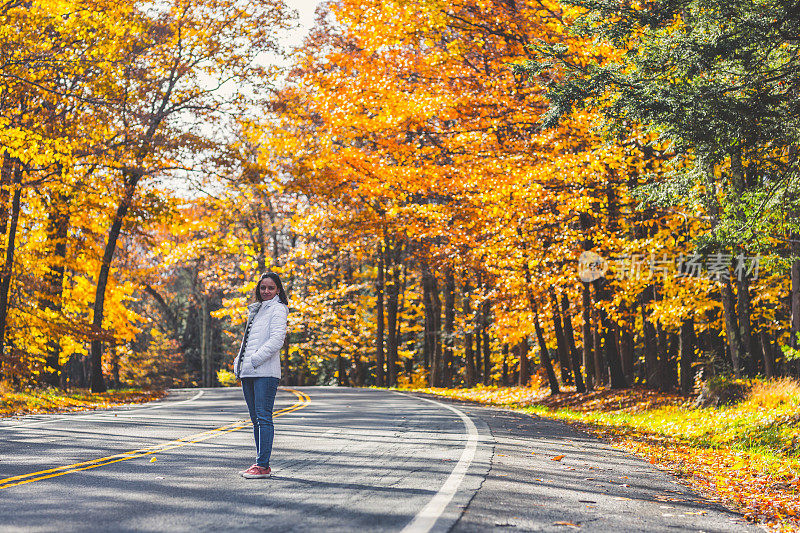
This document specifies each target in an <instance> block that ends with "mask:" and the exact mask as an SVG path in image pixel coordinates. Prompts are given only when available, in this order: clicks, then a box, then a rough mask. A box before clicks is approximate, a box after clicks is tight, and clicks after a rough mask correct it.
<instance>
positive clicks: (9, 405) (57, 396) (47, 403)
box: [0, 384, 166, 417]
mask: <svg viewBox="0 0 800 533" xmlns="http://www.w3.org/2000/svg"><path fill="white" fill-rule="evenodd" d="M165 394H166V391H147V390H139V389H122V390H113V391H108V392H103V393H92V392H89V391H88V390H83V389H79V390H71V391H63V390H60V389H38V390H29V391H13V390H11V389H10V388H8V387H6V386H3V385H2V384H0V417H8V416H20V415H28V414H35V413H61V412H71V411H88V410H91V409H99V408H107V407H114V406H117V405H123V404H129V403H143V402H149V401H151V400H156V399H158V398H162V397H163V396H164V395H165Z"/></svg>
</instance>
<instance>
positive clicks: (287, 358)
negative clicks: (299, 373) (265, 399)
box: [282, 331, 294, 385]
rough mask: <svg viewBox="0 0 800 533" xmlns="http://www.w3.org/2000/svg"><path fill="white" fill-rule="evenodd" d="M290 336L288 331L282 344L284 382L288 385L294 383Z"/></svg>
mask: <svg viewBox="0 0 800 533" xmlns="http://www.w3.org/2000/svg"><path fill="white" fill-rule="evenodd" d="M289 337H290V335H289V332H288V331H287V332H286V337H284V339H283V346H282V351H283V364H282V366H283V370H282V375H283V382H284V383H286V384H287V385H294V378H293V377H292V360H291V354H290V352H289V346H290V342H289Z"/></svg>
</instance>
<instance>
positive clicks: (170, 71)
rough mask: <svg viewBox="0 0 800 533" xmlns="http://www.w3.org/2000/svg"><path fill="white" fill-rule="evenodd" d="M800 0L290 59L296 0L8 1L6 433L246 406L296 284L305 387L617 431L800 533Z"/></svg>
mask: <svg viewBox="0 0 800 533" xmlns="http://www.w3.org/2000/svg"><path fill="white" fill-rule="evenodd" d="M795 4H796V2H794V1H788V0H758V1H756V0H725V1H723V2H707V1H704V0H654V1H652V2H646V3H640V2H630V1H620V0H563V1H561V2H559V1H556V0H472V1H469V2H463V1H459V0H455V1H452V0H451V1H448V2H444V1H441V0H381V1H378V0H374V1H370V0H331V1H329V2H323V3H321V4H320V5H319V7H318V9H317V11H316V16H315V21H314V24H313V27H312V28H311V31H310V32H309V33H308V35H307V36H306V37H305V39H304V40H303V41H302V42H301V43H297V46H294V43H292V42H291V41H290V40H288V37H287V33H286V32H287V31H288V30H289V29H291V27H292V25H293V24H294V20H295V19H294V18H293V15H292V12H291V10H290V9H289V8H288V7H287V6H286V5H285V4H283V3H282V2H281V1H280V0H251V1H243V0H164V1H160V2H146V1H131V0H2V1H0V32H2V35H0V80H2V81H0V149H1V150H2V154H0V155H1V157H2V161H0V252H2V253H0V261H2V268H0V398H2V399H3V401H4V402H5V403H4V404H3V405H2V406H0V407H2V409H0V412H2V413H6V412H7V411H8V410H9V409H10V410H11V412H12V413H13V412H16V411H15V410H14V409H16V408H15V407H14V406H13V405H12V406H11V407H8V405H11V403H13V402H12V400H10V398H11V397H12V396H13V395H14V394H16V393H19V392H20V391H26V390H27V391H40V392H41V391H50V392H52V391H56V390H61V389H64V390H69V391H72V393H75V394H78V395H80V394H84V392H85V393H86V394H88V392H86V390H87V389H89V390H91V391H92V392H94V393H102V392H104V391H106V390H107V389H109V388H111V389H124V388H130V387H133V388H137V389H141V388H144V389H151V390H153V391H158V390H163V389H165V388H168V387H195V386H204V387H214V386H219V385H235V383H236V380H235V377H234V376H233V375H232V373H231V370H232V368H231V364H232V361H233V358H234V356H235V355H236V352H237V350H238V349H239V343H240V339H241V334H242V328H243V322H244V319H245V312H244V311H245V306H246V304H247V303H248V302H249V301H251V300H252V298H253V290H254V287H255V283H256V280H257V279H258V277H259V275H260V274H261V273H262V272H265V271H269V270H272V271H275V272H277V273H279V274H280V275H281V277H282V278H283V279H284V282H285V284H286V288H287V291H288V293H289V299H290V309H291V313H290V318H289V334H288V336H287V341H286V343H285V345H284V348H283V350H282V352H281V365H282V374H283V382H284V383H285V384H287V385H315V384H316V385H331V384H338V385H340V386H382V387H394V386H400V387H406V388H415V389H424V390H427V391H433V392H436V393H438V394H446V395H450V396H455V397H458V398H462V399H470V400H479V401H483V402H490V403H495V404H499V405H504V406H509V405H512V406H516V407H517V408H525V409H529V410H533V411H534V412H536V413H540V414H548V415H549V416H559V417H562V418H566V419H569V420H583V421H590V422H593V423H596V424H600V425H602V426H603V427H606V428H608V427H613V428H615V429H614V430H613V432H612V433H614V434H615V435H617V437H619V438H621V439H623V440H624V442H625V443H626V444H625V445H627V446H629V447H631V448H633V449H635V450H636V451H637V452H639V453H643V454H645V455H646V456H649V457H650V459H651V461H652V462H658V463H659V464H662V463H665V462H667V463H670V464H667V465H666V466H667V467H670V468H672V469H673V471H680V472H683V474H684V475H686V476H687V477H691V476H694V477H693V478H692V479H694V481H696V482H697V484H699V485H700V486H704V487H709V488H711V489H712V490H713V491H715V493H716V494H721V495H723V497H724V498H725V501H726V502H727V503H730V504H731V505H737V506H740V507H741V508H742V509H743V511H744V512H746V513H747V514H748V516H751V517H758V518H762V519H765V520H767V521H771V522H774V523H783V524H784V525H785V524H786V523H787V522H786V520H789V521H790V522H791V521H792V520H794V519H793V518H792V517H796V516H798V515H800V463H798V449H800V446H799V444H800V418H799V417H798V415H797V406H798V405H800V385H798V383H797V381H796V379H797V378H798V375H800V346H799V344H800V216H798V215H800V205H799V202H800V194H798V149H797V146H798V132H800V120H799V119H800V104H799V102H800V98H798V91H800V59H799V58H800V54H798V52H799V51H800V50H798V48H799V47H800V11H798V10H797V9H796V5H795ZM777 378H780V379H777ZM793 380H794V381H793ZM754 383H755V385H753V384H754ZM751 387H752V388H751ZM765 387H766V388H765ZM712 389H714V390H716V391H717V392H716V393H715V395H714V394H712V395H708V394H706V393H707V392H709V391H711V390H712ZM747 389H750V393H749V396H746V390H747ZM701 390H702V391H703V394H701V395H700V397H701V400H703V401H710V402H711V403H712V404H713V403H714V402H717V403H725V402H726V401H740V403H738V404H736V405H733V406H728V407H724V406H723V407H720V408H719V409H717V408H714V407H706V408H702V407H696V408H689V407H687V404H686V403H685V402H686V401H687V400H693V398H694V395H696V394H698V393H700V392H701ZM76 391H78V392H76ZM81 391H83V392H81ZM50 392H49V393H50ZM562 393H568V394H562ZM122 394H123V395H121V396H120V398H121V399H123V400H125V399H130V398H131V396H124V395H125V394H128V393H122ZM148 394H149V395H145V398H151V397H153V395H154V394H156V395H157V394H158V393H157V392H151V393H148ZM548 394H549V395H550V398H547V399H544V398H543V397H544V396H546V395H548ZM73 396H74V394H73ZM134 396H135V394H134ZM745 396H746V399H745V401H741V400H743V399H744V398H745ZM704 397H705V399H704ZM531 398H537V399H538V400H537V401H538V403H539V406H531V405H530V403H531ZM107 400H108V398H106V399H105V400H104V401H107ZM76 401H78V400H76ZM80 401H83V400H80ZM87 401H88V402H89V403H91V402H92V401H95V400H91V399H90V400H87ZM9 402H11V403H9ZM548 402H549V403H548ZM665 403H667V404H673V405H679V404H683V407H681V408H680V409H678V410H670V409H662V410H658V409H655V408H657V407H658V406H659V405H663V404H665ZM6 404H8V405H6ZM521 404H525V406H523V407H520V406H521ZM542 404H544V405H545V406H546V407H541V405H542ZM73 405H74V404H73ZM565 406H566V407H569V408H570V410H563V409H561V410H557V408H559V407H565ZM542 409H545V410H544V411H543V410H542ZM547 409H550V410H547ZM594 427H598V426H594ZM617 431H619V432H621V434H622V436H621V437H620V436H619V435H618V434H617V433H616V432H617ZM625 439H628V440H625ZM630 439H634V440H630ZM675 464H678V465H679V466H678V467H675V466H674V465H675ZM787 527H800V526H798V524H797V522H796V521H795V522H794V526H791V525H789V526H787Z"/></svg>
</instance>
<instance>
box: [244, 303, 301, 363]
mask: <svg viewBox="0 0 800 533" xmlns="http://www.w3.org/2000/svg"><path fill="white" fill-rule="evenodd" d="M247 311H248V317H247V324H246V325H245V331H247V327H250V334H249V335H248V337H247V346H244V339H242V346H240V348H239V355H237V356H236V359H234V361H233V368H234V371H237V373H238V375H239V377H241V378H252V377H275V378H280V377H281V357H280V351H281V348H282V347H283V340H284V338H285V337H286V321H287V317H288V316H289V308H288V307H287V306H286V305H284V304H282V303H281V302H280V301H279V300H278V297H277V296H275V297H274V298H272V300H268V301H265V302H256V303H253V304H250V305H249V306H247ZM251 323H252V325H250V324H251ZM240 357H242V364H241V368H240V367H239V358H240Z"/></svg>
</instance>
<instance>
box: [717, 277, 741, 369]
mask: <svg viewBox="0 0 800 533" xmlns="http://www.w3.org/2000/svg"><path fill="white" fill-rule="evenodd" d="M720 294H721V297H722V312H723V315H724V317H725V338H726V339H727V341H728V349H729V350H730V351H731V364H732V365H733V374H734V376H736V378H740V377H742V370H741V364H740V361H741V358H740V354H741V353H742V351H741V340H740V338H739V324H738V320H737V316H736V310H735V308H734V303H733V302H734V300H733V290H732V288H731V283H730V280H728V279H726V280H725V281H724V282H723V283H722V287H721V288H720Z"/></svg>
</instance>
